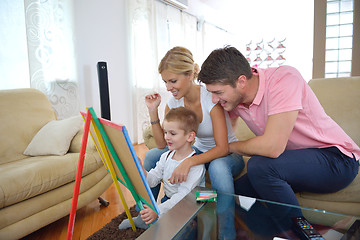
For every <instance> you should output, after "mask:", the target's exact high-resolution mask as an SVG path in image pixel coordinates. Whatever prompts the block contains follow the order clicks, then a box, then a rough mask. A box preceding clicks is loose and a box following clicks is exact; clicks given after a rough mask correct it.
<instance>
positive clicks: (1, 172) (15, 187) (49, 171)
mask: <svg viewBox="0 0 360 240" xmlns="http://www.w3.org/2000/svg"><path fill="white" fill-rule="evenodd" d="M78 161H79V153H68V154H66V155H64V156H38V157H28V158H26V159H22V160H18V161H13V162H9V163H6V164H2V165H1V168H0V208H2V207H6V206H9V205H12V204H15V203H18V202H21V201H24V200H26V199H29V198H31V197H33V196H36V195H38V194H41V193H45V192H47V191H50V190H53V189H55V188H57V187H59V186H62V185H64V184H67V183H69V182H72V181H74V179H75V176H76V170H77V166H78ZM102 165H103V163H102V161H101V159H100V157H99V155H98V154H97V153H96V152H95V153H94V152H92V153H86V154H85V162H84V168H83V176H86V175H88V174H90V173H91V172H94V171H95V170H96V169H98V168H99V167H101V166H102Z"/></svg>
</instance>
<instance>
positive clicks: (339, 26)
mask: <svg viewBox="0 0 360 240" xmlns="http://www.w3.org/2000/svg"><path fill="white" fill-rule="evenodd" d="M326 9H327V12H326V40H325V41H326V43H325V77H326V78H332V77H348V76H351V63H352V43H353V19H354V17H353V13H354V1H353V0H327V8H326Z"/></svg>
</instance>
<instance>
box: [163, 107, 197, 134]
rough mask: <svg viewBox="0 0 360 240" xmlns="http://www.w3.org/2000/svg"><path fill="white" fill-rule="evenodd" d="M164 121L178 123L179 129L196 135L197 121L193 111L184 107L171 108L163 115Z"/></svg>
mask: <svg viewBox="0 0 360 240" xmlns="http://www.w3.org/2000/svg"><path fill="white" fill-rule="evenodd" d="M164 121H167V122H178V123H179V125H180V129H182V130H184V131H185V133H189V132H191V131H194V132H195V133H196V132H197V130H198V127H199V121H198V119H197V116H196V114H195V113H194V111H192V110H190V109H188V108H185V107H177V108H171V109H170V110H169V111H168V112H167V114H166V115H165V118H164Z"/></svg>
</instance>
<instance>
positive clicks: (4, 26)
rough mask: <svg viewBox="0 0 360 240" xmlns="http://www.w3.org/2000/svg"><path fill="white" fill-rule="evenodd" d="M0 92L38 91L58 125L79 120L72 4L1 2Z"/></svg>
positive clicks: (53, 0)
mask: <svg viewBox="0 0 360 240" xmlns="http://www.w3.org/2000/svg"><path fill="white" fill-rule="evenodd" d="M0 13H1V15H0V20H1V22H0V28H1V30H0V34H1V35H0V36H1V40H0V50H1V54H0V56H1V58H0V66H1V67H0V70H1V72H2V74H1V85H0V89H12V88H27V87H31V88H37V89H39V90H41V91H42V92H44V93H45V94H46V95H47V96H48V98H49V100H50V102H51V104H52V106H53V108H54V110H55V111H56V113H57V117H58V119H63V118H67V117H70V116H73V115H76V114H79V100H78V85H77V81H76V79H75V69H76V67H75V55H74V41H73V36H74V35H73V2H72V1H71V0H1V1H0Z"/></svg>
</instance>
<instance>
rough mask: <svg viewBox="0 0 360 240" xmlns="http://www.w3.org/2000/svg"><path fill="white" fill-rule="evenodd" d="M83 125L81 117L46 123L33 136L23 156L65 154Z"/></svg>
mask: <svg viewBox="0 0 360 240" xmlns="http://www.w3.org/2000/svg"><path fill="white" fill-rule="evenodd" d="M83 123H84V121H83V119H82V117H81V116H76V117H71V118H67V119H64V120H53V121H50V122H48V123H47V124H46V125H45V126H43V127H42V128H41V129H40V131H39V132H38V133H37V134H36V135H35V136H34V138H33V139H32V140H31V142H30V144H29V146H28V147H27V148H26V149H25V151H24V154H25V155H28V156H41V155H64V154H66V153H67V152H68V150H69V147H70V144H71V140H72V139H73V138H74V136H75V134H76V133H77V132H78V131H79V130H80V127H81V126H82V125H83Z"/></svg>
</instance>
